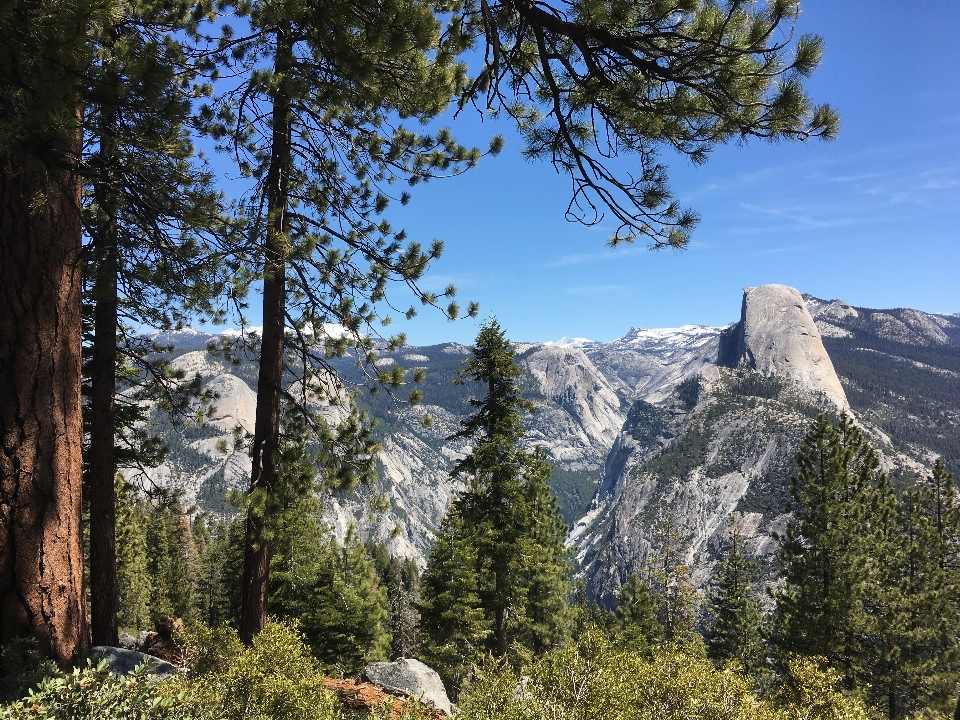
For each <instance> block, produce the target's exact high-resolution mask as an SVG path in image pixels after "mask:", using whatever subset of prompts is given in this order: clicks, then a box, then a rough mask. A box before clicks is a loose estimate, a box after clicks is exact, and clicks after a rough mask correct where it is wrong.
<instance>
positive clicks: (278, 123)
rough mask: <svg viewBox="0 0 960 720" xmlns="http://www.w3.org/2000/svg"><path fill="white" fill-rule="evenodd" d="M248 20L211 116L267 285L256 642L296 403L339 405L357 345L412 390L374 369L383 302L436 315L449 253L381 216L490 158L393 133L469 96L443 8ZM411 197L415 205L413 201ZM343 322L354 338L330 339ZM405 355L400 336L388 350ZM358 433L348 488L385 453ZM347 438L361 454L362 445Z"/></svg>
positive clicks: (223, 52) (256, 509)
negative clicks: (289, 420)
mask: <svg viewBox="0 0 960 720" xmlns="http://www.w3.org/2000/svg"><path fill="white" fill-rule="evenodd" d="M235 7H236V8H237V10H238V12H239V13H240V14H241V15H244V16H246V22H247V25H248V29H249V32H248V33H247V34H246V35H245V36H243V37H234V36H233V34H232V32H231V31H229V29H228V30H227V31H226V33H225V35H224V37H223V40H222V44H221V46H220V53H219V56H218V57H219V60H220V62H221V63H222V64H223V65H224V66H225V68H227V69H228V70H229V73H225V74H229V75H230V76H232V77H234V78H238V80H239V82H238V84H237V85H236V86H235V87H234V88H232V89H229V90H227V91H225V92H224V93H223V94H222V95H221V96H220V97H219V98H218V99H217V102H216V103H214V104H213V105H211V106H210V107H207V108H205V109H204V111H203V112H204V114H203V117H204V119H205V120H206V121H207V122H208V128H209V130H210V131H211V132H212V133H213V134H214V135H215V136H217V137H218V138H220V139H221V140H223V141H224V145H226V146H229V150H230V153H231V157H234V158H236V159H237V160H238V162H239V170H240V172H241V173H242V174H243V175H244V176H246V177H252V178H253V179H254V181H255V186H254V190H253V193H252V197H251V198H250V202H249V205H248V207H249V212H248V214H247V216H246V218H247V220H248V221H249V222H250V228H249V236H250V238H251V243H250V244H249V245H247V246H244V247H241V248H239V249H238V250H237V253H238V257H239V256H242V257H244V258H254V259H255V260H254V263H253V265H252V266H251V265H247V269H248V271H249V272H250V273H251V274H253V275H255V276H257V277H258V279H260V280H261V281H262V284H263V294H262V300H263V306H262V324H263V331H262V334H261V336H260V337H259V338H258V341H257V343H256V344H257V350H258V353H259V360H260V368H259V378H258V385H257V416H256V424H255V428H254V437H253V443H252V444H253V447H252V458H253V469H252V473H251V479H250V493H251V495H257V496H259V498H257V499H254V500H253V501H251V502H250V503H249V504H248V505H247V507H246V508H245V509H246V511H247V552H246V554H245V560H244V583H243V602H242V619H241V623H240V635H241V638H242V639H243V640H244V642H246V643H249V642H251V640H252V638H253V636H254V635H255V634H256V633H257V632H258V631H259V629H260V628H261V627H263V623H264V622H265V621H266V617H267V597H268V587H269V567H270V555H271V548H270V538H269V536H270V528H269V523H270V513H271V511H272V508H273V502H272V501H271V500H270V498H269V495H270V493H271V490H272V488H273V487H274V486H275V485H276V482H277V478H278V473H279V465H278V462H279V457H278V453H279V445H280V436H281V416H282V405H283V399H284V398H286V400H287V401H288V402H290V401H293V402H296V403H298V404H299V406H300V411H301V412H304V413H310V406H311V402H312V401H313V400H315V399H316V398H320V399H321V400H326V401H329V402H336V401H337V400H338V397H339V392H338V391H339V390H340V381H339V376H338V375H337V372H336V371H335V370H334V368H333V367H332V366H331V364H330V363H329V358H331V357H334V356H338V355H344V354H345V353H346V352H347V351H348V349H350V348H351V347H353V348H354V349H355V351H356V353H357V356H358V359H359V360H360V361H361V363H362V364H364V365H365V366H366V367H367V368H368V370H370V368H374V369H373V370H370V372H371V374H372V376H373V377H372V379H373V380H374V381H380V382H382V383H383V384H384V385H388V386H391V387H394V388H399V387H400V386H402V385H403V384H404V371H403V369H402V368H399V367H396V368H393V369H391V371H389V372H387V371H383V372H382V373H381V372H380V371H377V370H375V366H373V361H374V359H375V357H376V356H375V352H374V346H373V342H374V338H375V337H377V335H378V327H377V325H376V324H375V323H377V321H380V322H382V324H383V325H387V324H388V322H389V319H388V318H387V317H380V316H379V312H380V310H381V309H382V308H385V307H387V306H386V305H384V304H382V303H381V301H382V300H384V298H385V293H386V289H387V285H388V283H389V281H391V280H394V281H398V282H402V283H404V284H406V285H407V286H408V287H409V288H411V289H412V290H413V292H414V294H415V295H416V296H417V297H418V298H419V299H420V300H422V301H424V302H425V303H427V304H436V303H437V301H438V297H437V296H436V295H434V294H431V293H427V292H424V291H422V290H420V289H419V287H418V285H417V281H418V280H419V279H420V278H421V277H422V275H423V273H424V272H425V270H426V268H427V266H428V265H429V262H430V261H431V260H433V259H435V258H436V257H438V256H439V254H440V252H441V250H442V244H440V243H435V244H434V245H433V247H431V249H430V250H429V252H424V251H423V249H422V248H421V246H420V245H419V244H417V243H409V244H407V245H406V246H405V247H404V241H405V234H404V233H403V232H397V231H394V230H393V229H392V228H391V227H390V224H389V223H388V222H387V221H386V220H380V219H379V218H378V216H379V215H381V214H382V213H383V212H384V211H385V209H386V208H387V206H388V205H389V203H390V201H391V197H390V190H389V185H390V184H391V183H393V182H395V181H396V180H404V181H407V182H409V183H410V184H416V183H417V182H419V181H422V180H425V179H429V178H430V177H436V176H438V175H442V174H448V173H452V172H456V171H458V170H460V169H462V168H465V167H468V166H470V165H473V164H474V163H475V162H476V159H477V157H478V155H479V153H478V152H475V151H470V150H467V149H466V148H463V147H462V146H460V145H459V144H457V143H456V142H455V141H454V140H453V139H452V137H451V136H450V134H449V132H447V131H441V132H440V133H438V134H436V135H418V134H416V133H413V132H411V131H409V130H407V129H405V128H404V127H403V126H399V125H398V126H395V127H391V123H390V120H389V118H390V116H391V115H392V116H394V117H396V116H399V117H401V118H409V117H414V118H417V119H418V120H420V121H426V120H428V119H429V118H431V117H434V116H436V115H437V114H439V113H440V112H442V110H443V109H444V108H445V107H446V105H447V103H448V102H449V100H450V98H451V96H452V94H453V93H454V92H455V91H456V89H457V88H458V87H459V86H460V85H461V84H462V78H463V68H461V67H460V66H459V65H457V64H456V63H454V61H453V59H452V57H451V56H450V54H449V53H444V52H437V53H432V52H431V51H432V50H434V49H435V48H436V44H437V42H438V39H439V31H440V24H439V21H438V20H437V18H436V17H435V15H434V13H433V9H432V6H431V5H430V4H429V3H425V2H422V1H421V0H391V2H388V3H386V4H384V3H380V2H378V3H373V4H370V5H369V7H360V6H358V5H357V4H356V3H353V2H350V3H344V2H340V1H339V0H328V1H326V2H323V3H319V4H318V3H312V4H296V3H283V2H272V1H271V0H262V1H258V2H252V3H248V2H239V3H235ZM226 85H227V83H226V82H223V83H221V86H226ZM264 108H269V110H264ZM344 148H349V151H344ZM407 199H408V195H407V194H406V193H403V194H402V196H401V198H400V200H401V202H403V203H405V202H406V201H407ZM454 292H455V291H454V290H453V289H452V288H450V289H448V291H447V293H445V295H447V296H450V297H452V295H453V294H454ZM413 312H414V311H413V309H412V308H411V311H410V312H409V313H408V316H412V314H413ZM446 312H447V313H448V315H450V316H451V317H455V316H456V315H457V314H458V312H459V307H458V306H457V305H456V303H454V302H451V304H450V305H449V306H448V307H447V308H446ZM331 323H335V324H336V325H337V326H338V327H340V328H342V329H343V330H344V332H343V333H342V334H334V335H328V333H327V328H329V327H330V324H331ZM287 328H289V329H290V332H288V331H287ZM403 342H404V339H403V338H402V337H401V336H397V337H394V338H391V339H390V340H389V346H390V347H398V346H399V345H402V344H403ZM285 371H286V372H289V373H290V374H292V375H293V376H294V377H295V378H296V380H297V383H298V387H299V390H298V391H295V392H290V391H289V387H288V386H287V384H286V383H285V382H284V373H285ZM417 398H418V395H417V394H416V393H414V394H412V395H411V400H416V399H417ZM313 416H314V422H315V423H316V424H318V425H322V424H323V423H322V422H320V421H319V418H317V417H316V414H315V413H313ZM350 424H351V427H352V426H353V425H355V424H356V423H354V422H351V423H350ZM362 424H363V423H362V421H361V422H360V425H362ZM348 435H349V438H345V437H344V436H343V435H341V436H340V437H337V438H331V441H332V442H331V446H332V447H333V448H335V449H338V450H340V451H344V452H347V453H350V454H351V455H352V460H353V461H352V462H344V463H340V465H339V467H340V470H341V471H342V475H343V477H342V478H341V480H342V481H344V483H341V484H345V483H346V482H356V480H357V479H363V478H367V477H369V476H370V474H371V473H372V468H373V458H372V454H373V452H374V451H375V449H376V447H375V445H374V444H373V443H372V441H370V440H369V436H368V435H365V434H364V433H362V432H353V433H348ZM347 439H352V440H354V441H356V443H357V445H355V446H354V447H349V446H348V445H349V443H348V442H347V441H346V440H347Z"/></svg>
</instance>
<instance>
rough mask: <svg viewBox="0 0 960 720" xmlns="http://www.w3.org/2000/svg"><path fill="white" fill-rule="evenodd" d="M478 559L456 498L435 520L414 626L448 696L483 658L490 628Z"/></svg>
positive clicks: (425, 654)
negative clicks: (437, 521)
mask: <svg viewBox="0 0 960 720" xmlns="http://www.w3.org/2000/svg"><path fill="white" fill-rule="evenodd" d="M480 568H481V564H480V559H479V557H478V555H477V549H476V547H474V545H473V544H472V543H471V542H470V537H469V534H468V529H467V528H466V526H465V524H464V521H463V518H462V517H461V516H460V512H459V509H458V507H457V505H456V503H455V504H454V505H453V506H451V508H450V510H448V511H447V514H446V516H445V517H444V518H443V521H442V522H441V524H440V529H439V531H438V532H437V537H436V538H435V540H434V543H433V548H432V549H431V550H430V558H429V561H428V563H427V568H426V570H424V573H423V578H422V585H421V587H422V596H421V600H420V605H419V610H420V628H421V631H422V632H423V634H424V636H425V637H426V638H427V640H428V642H426V643H425V644H424V648H423V655H424V658H425V659H426V660H427V662H428V663H430V664H431V665H432V666H433V667H435V668H438V672H440V673H441V675H442V677H443V679H444V683H445V685H446V686H447V689H448V690H449V691H450V692H451V695H452V696H453V697H456V695H457V694H458V693H459V691H460V687H461V685H462V683H463V681H464V680H465V679H466V678H467V676H468V674H469V673H470V670H471V668H472V667H473V666H474V665H475V664H476V663H478V662H480V660H481V659H482V658H483V655H484V652H485V650H486V647H487V642H488V638H489V637H490V634H491V629H490V623H489V622H488V621H487V618H486V613H485V612H484V608H483V606H482V605H481V602H480V593H479V585H480V582H481V580H480V576H479V571H480Z"/></svg>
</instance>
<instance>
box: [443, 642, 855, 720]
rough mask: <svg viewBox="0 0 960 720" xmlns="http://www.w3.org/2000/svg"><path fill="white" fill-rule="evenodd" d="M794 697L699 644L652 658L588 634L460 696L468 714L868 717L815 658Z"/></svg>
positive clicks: (763, 719) (803, 664)
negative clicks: (718, 663)
mask: <svg viewBox="0 0 960 720" xmlns="http://www.w3.org/2000/svg"><path fill="white" fill-rule="evenodd" d="M791 672H792V673H793V674H794V677H793V678H792V679H784V683H783V684H784V687H789V694H787V693H786V691H785V693H784V694H783V695H777V696H775V697H762V696H761V694H760V693H758V692H757V691H756V689H755V688H754V687H753V684H752V683H751V681H750V679H749V678H747V677H746V676H745V675H744V674H743V673H741V672H740V671H739V669H738V668H736V667H735V666H730V667H727V668H724V669H720V670H718V669H717V668H715V667H714V665H713V663H711V662H710V660H708V659H707V657H706V655H705V653H704V652H703V648H702V646H701V645H699V644H697V643H696V642H694V643H691V644H689V645H686V646H682V645H676V644H666V645H662V646H660V647H658V648H656V649H655V650H654V651H653V654H652V656H649V655H643V654H640V653H638V652H633V651H632V650H630V649H626V648H623V647H622V646H617V645H614V644H612V643H611V642H610V641H609V639H608V638H607V637H606V636H605V635H604V634H603V633H602V632H600V631H596V630H588V631H587V632H585V633H584V634H583V635H582V636H581V638H580V640H579V641H578V642H577V643H576V644H575V645H572V646H570V647H567V648H564V649H561V650H556V651H553V652H550V653H547V654H546V655H544V656H542V657H541V658H540V659H538V660H536V661H535V662H534V663H533V664H532V665H531V666H530V667H529V668H528V669H526V670H524V671H516V670H514V669H512V668H510V667H509V666H507V665H505V664H502V663H498V662H496V661H492V660H491V661H488V662H487V664H486V665H485V666H484V667H482V668H480V669H479V670H478V672H477V673H476V675H475V677H474V679H473V680H472V682H471V683H469V684H468V686H467V687H466V688H465V691H464V693H463V694H462V695H461V699H460V709H461V711H462V715H461V718H462V720H596V719H597V718H618V719H619V720H801V719H802V720H867V718H868V716H867V713H866V710H865V709H864V707H863V706H862V705H861V704H860V703H859V702H858V701H856V700H852V699H850V698H847V697H846V696H844V695H843V694H842V693H840V692H839V691H838V690H837V680H838V679H837V678H836V677H834V676H832V675H830V674H829V673H824V672H822V671H821V670H820V669H819V667H818V665H817V663H816V662H814V661H797V663H796V664H795V667H794V666H791Z"/></svg>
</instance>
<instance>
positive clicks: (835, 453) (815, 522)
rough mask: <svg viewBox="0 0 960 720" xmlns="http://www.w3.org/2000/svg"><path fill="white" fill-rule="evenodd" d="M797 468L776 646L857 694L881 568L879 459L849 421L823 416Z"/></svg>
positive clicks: (811, 432) (806, 440)
mask: <svg viewBox="0 0 960 720" xmlns="http://www.w3.org/2000/svg"><path fill="white" fill-rule="evenodd" d="M797 465H798V472H797V475H796V476H795V477H794V478H793V480H792V482H791V486H790V492H791V495H792V496H793V499H794V501H795V511H794V519H793V521H792V522H791V523H790V524H789V525H788V526H787V530H786V535H785V537H784V538H783V539H782V541H781V544H780V566H781V571H782V575H783V578H784V583H785V584H784V587H783V589H782V590H781V591H780V592H778V593H777V608H776V613H775V615H774V622H773V638H774V645H775V647H776V649H777V651H778V653H779V654H780V656H781V657H784V656H786V655H788V654H790V653H795V654H803V655H820V656H823V657H825V658H827V660H828V661H829V662H830V664H831V665H832V666H833V667H834V668H835V669H836V670H837V671H839V672H840V673H841V674H842V675H843V677H844V682H845V683H846V685H847V687H848V688H852V687H854V686H856V685H857V683H858V681H859V680H860V678H861V675H862V673H863V670H864V668H863V660H864V647H863V641H864V636H865V633H866V630H867V622H868V618H867V615H866V610H865V608H864V601H865V593H866V590H867V585H868V583H869V582H870V580H871V578H870V575H869V573H870V571H871V570H872V569H873V568H874V567H875V566H876V563H877V559H876V555H875V553H874V552H873V549H872V548H871V541H870V535H871V531H870V527H869V523H868V509H869V508H870V507H871V505H872V504H873V503H875V488H876V486H877V483H878V482H880V475H881V474H880V472H879V465H880V461H879V458H878V457H877V453H876V451H875V450H874V449H873V448H872V447H871V446H870V444H869V443H868V442H867V440H866V439H865V438H864V436H863V433H862V432H861V431H860V430H859V428H857V427H856V425H854V423H853V421H852V420H851V419H850V418H849V417H848V416H846V415H843V416H841V418H840V421H839V423H838V425H837V426H836V427H834V426H833V425H831V424H830V422H828V421H827V419H826V418H824V417H823V416H822V415H821V416H819V417H818V418H817V419H816V420H815V421H814V422H813V424H812V425H811V427H810V429H809V430H808V431H807V434H806V436H805V437H804V440H803V442H802V444H801V446H800V451H799V453H798V454H797Z"/></svg>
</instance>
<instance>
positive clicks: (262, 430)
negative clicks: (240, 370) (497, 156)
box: [240, 22, 293, 644]
mask: <svg viewBox="0 0 960 720" xmlns="http://www.w3.org/2000/svg"><path fill="white" fill-rule="evenodd" d="M290 30H291V24H290V23H289V22H283V23H281V24H280V27H279V29H278V31H277V52H276V57H275V60H274V72H275V73H276V74H277V75H278V76H280V81H279V83H278V89H277V90H276V92H275V94H274V96H273V137H272V154H271V158H270V168H269V170H268V173H267V213H268V215H267V218H268V227H267V237H266V242H265V246H264V280H263V335H262V338H261V346H260V375H259V380H258V383H259V384H258V386H257V413H256V421H255V426H254V434H253V467H252V471H251V477H250V492H251V493H252V494H253V493H262V494H263V497H262V498H260V499H259V500H258V501H257V503H256V505H257V507H256V508H254V507H251V508H250V509H248V511H247V524H246V544H245V549H244V560H243V596H242V600H241V608H240V639H241V640H242V641H243V642H245V643H247V644H250V643H251V642H252V641H253V638H254V636H255V635H256V634H257V633H259V632H260V631H261V630H262V629H263V626H264V625H265V624H266V621H267V594H268V589H269V580H270V539H269V537H268V536H267V534H266V533H264V529H265V527H264V526H265V523H266V522H267V521H268V519H269V518H268V517H267V515H268V514H269V512H270V497H269V496H270V494H271V493H272V492H273V489H274V487H275V486H276V483H277V478H278V476H279V472H278V468H277V455H278V447H279V441H280V400H281V386H282V382H283V335H284V327H285V320H286V256H287V236H286V232H287V223H286V212H287V194H288V176H289V170H290V163H291V149H290V123H291V117H290V108H291V101H290V96H289V93H288V91H287V88H288V82H287V81H286V76H287V75H288V73H289V71H290V68H291V67H292V64H293V57H292V55H293V48H292V44H291V37H290Z"/></svg>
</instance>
